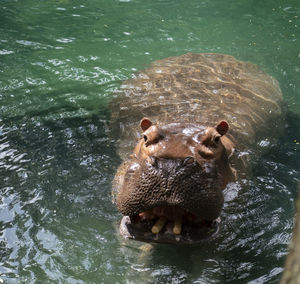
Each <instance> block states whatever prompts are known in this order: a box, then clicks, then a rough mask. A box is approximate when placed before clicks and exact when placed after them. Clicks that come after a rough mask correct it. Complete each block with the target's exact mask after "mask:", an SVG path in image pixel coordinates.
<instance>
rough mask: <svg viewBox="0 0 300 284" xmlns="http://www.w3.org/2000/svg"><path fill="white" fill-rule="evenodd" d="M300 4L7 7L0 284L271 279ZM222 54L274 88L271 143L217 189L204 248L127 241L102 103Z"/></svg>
mask: <svg viewBox="0 0 300 284" xmlns="http://www.w3.org/2000/svg"><path fill="white" fill-rule="evenodd" d="M299 27H300V4H299V1H298V0H290V1H285V0H274V1H255V0H253V1H248V0H242V1H238V2H237V1H234V0H229V1H222V0H210V1H208V0H207V1H198V0H191V1H179V0H177V1H176V0H175V1H174V0H172V1H170V0H154V1H141V0H135V1H130V0H123V1H104V0H97V1H96V0H90V1H81V0H78V1H71V0H60V1H37V0H29V1H19V0H15V1H9V0H1V5H0V192H1V195H0V279H2V280H3V281H4V283H277V282H278V280H279V279H280V275H281V272H282V269H283V268H282V267H283V262H284V257H285V255H286V247H287V244H288V242H289V240H290V237H291V230H292V226H293V216H294V201H295V198H296V184H297V181H298V180H299V170H300V164H299V161H300V155H299V147H300V145H299V143H300V130H299V129H300V119H299V118H300V91H299V90H300V81H299V75H300V49H299ZM187 52H218V53H227V54H231V55H233V56H235V57H236V58H238V59H241V60H247V61H250V62H252V63H256V64H258V65H259V66H260V67H261V68H262V69H263V70H265V71H266V72H268V73H269V74H271V75H273V76H274V77H275V78H276V79H277V80H278V81H279V83H280V85H281V88H282V91H283V94H284V100H285V102H286V105H287V116H286V123H285V130H284V133H283V134H282V135H280V138H279V140H278V141H276V142H272V143H271V142H269V141H259V144H258V145H257V147H260V148H261V150H262V152H264V153H265V154H263V156H262V157H259V158H258V157H257V158H255V159H253V169H254V171H253V176H252V177H249V179H247V180H243V181H240V182H239V183H236V184H233V185H231V186H230V187H229V188H228V189H227V190H226V196H225V197H226V204H225V208H224V212H223V213H222V220H223V226H222V230H221V232H220V234H219V236H218V237H217V238H216V239H215V240H214V241H213V242H211V243H208V244H207V245H205V246H197V247H184V248H183V247H176V246H167V245H155V246H154V247H153V248H152V249H150V250H149V248H147V247H143V248H144V249H141V246H143V245H144V244H143V243H138V242H132V241H124V240H122V239H121V238H120V237H119V235H118V234H117V232H116V226H117V223H118V221H119V220H120V215H119V213H118V212H117V210H116V209H115V206H114V205H113V204H112V203H111V193H110V192H111V180H112V178H113V175H114V172H115V170H116V168H117V166H118V165H119V163H120V159H119V157H118V156H117V154H116V143H115V141H114V140H112V139H111V138H110V135H109V132H110V129H109V127H108V122H109V108H108V102H109V100H110V98H111V97H112V95H113V93H114V91H115V90H116V89H118V87H119V86H120V83H121V82H122V80H125V79H128V78H130V77H131V76H132V75H133V74H134V73H135V72H136V71H138V70H141V69H143V68H146V67H147V66H148V64H149V63H150V62H152V61H154V60H156V59H161V58H165V57H168V56H175V55H181V54H184V53H187Z"/></svg>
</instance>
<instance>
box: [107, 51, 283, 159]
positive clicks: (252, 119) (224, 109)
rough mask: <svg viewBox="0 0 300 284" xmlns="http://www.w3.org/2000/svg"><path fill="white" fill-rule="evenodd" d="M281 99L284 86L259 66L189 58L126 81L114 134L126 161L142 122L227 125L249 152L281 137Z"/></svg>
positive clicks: (116, 102) (116, 104) (114, 111)
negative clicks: (276, 135)
mask: <svg viewBox="0 0 300 284" xmlns="http://www.w3.org/2000/svg"><path fill="white" fill-rule="evenodd" d="M281 100H282V94H281V91H280V88H279V85H278V82H277V81H276V80H275V79H273V78H272V77H271V76H269V75H267V74H266V73H265V72H263V71H262V70H260V69H259V67H258V66H256V65H254V64H251V63H248V62H242V61H239V60H236V59H235V58H234V57H232V56H229V55H223V54H211V53H207V54H192V53H188V54H185V55H182V56H177V57H170V58H166V59H163V60H158V61H155V62H153V63H152V64H151V66H150V67H149V68H148V69H146V70H144V71H142V72H139V73H138V74H136V75H135V76H134V78H132V79H130V80H127V81H125V82H124V83H123V84H122V86H121V88H120V91H118V92H117V94H116V97H115V98H114V99H113V101H112V103H111V118H112V122H113V123H112V129H113V133H114V134H115V135H116V136H117V138H118V139H119V141H120V145H119V146H120V147H119V149H120V150H119V154H120V156H121V158H123V159H125V157H126V155H127V154H128V153H130V152H131V151H132V149H133V147H134V145H135V143H136V141H137V140H136V138H137V137H138V136H139V133H140V131H139V129H138V122H139V120H140V119H141V118H142V117H149V118H151V120H153V121H156V122H157V123H162V124H165V123H171V122H192V123H196V124H199V125H205V126H213V125H215V124H216V123H217V122H218V121H220V120H227V121H228V123H229V125H230V134H231V135H232V136H233V137H235V140H237V141H238V143H239V144H240V145H243V146H244V147H247V148H248V147H249V146H251V145H253V144H254V143H255V142H256V141H257V139H258V138H259V137H260V136H261V135H263V136H264V137H267V136H274V133H275V132H277V129H278V128H279V126H280V125H281V120H280V116H281ZM272 132H274V133H272Z"/></svg>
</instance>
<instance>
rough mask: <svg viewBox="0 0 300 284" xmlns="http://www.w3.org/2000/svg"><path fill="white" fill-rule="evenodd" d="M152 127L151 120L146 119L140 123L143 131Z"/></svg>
mask: <svg viewBox="0 0 300 284" xmlns="http://www.w3.org/2000/svg"><path fill="white" fill-rule="evenodd" d="M151 125H152V122H151V120H150V119H149V118H147V117H144V118H143V119H142V120H141V122H140V126H141V128H142V130H143V131H146V130H147V129H148V128H149V127H150V126H151Z"/></svg>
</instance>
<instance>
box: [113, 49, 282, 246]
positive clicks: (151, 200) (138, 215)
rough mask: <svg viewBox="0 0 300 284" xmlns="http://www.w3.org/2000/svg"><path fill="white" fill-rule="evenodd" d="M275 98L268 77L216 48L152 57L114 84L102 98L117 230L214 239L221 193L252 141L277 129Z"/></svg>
mask: <svg viewBox="0 0 300 284" xmlns="http://www.w3.org/2000/svg"><path fill="white" fill-rule="evenodd" d="M281 99H282V95H281V91H280V88H279V86H278V83H277V81H275V80H274V79H273V78H272V77H270V76H269V75H267V74H266V73H264V72H263V71H261V70H260V69H259V68H258V67H257V66H256V65H253V64H251V63H246V62H241V61H238V60H236V59H235V58H233V57H231V56H228V55H222V54H186V55H183V56H178V57H171V58H167V59H163V60H159V61H156V62H154V63H153V64H152V65H151V66H150V68H148V69H146V70H145V71H143V72H140V73H139V74H137V75H136V76H135V78H133V79H131V80H128V81H126V82H124V84H123V85H122V86H121V88H120V92H119V93H118V94H116V98H115V99H114V100H113V102H112V104H111V108H112V126H113V133H114V135H116V137H117V138H118V141H119V150H118V153H119V155H120V157H121V158H122V159H123V163H122V165H121V166H120V167H119V169H118V171H117V173H116V176H115V179H114V183H113V196H114V201H115V202H116V205H117V207H118V209H119V211H120V212H121V213H122V214H123V215H124V216H125V217H124V218H123V221H122V222H121V227H120V232H121V234H122V235H123V236H125V237H128V238H133V239H139V240H145V241H156V242H169V243H174V242H176V243H197V242H201V241H203V240H206V239H207V238H209V237H211V236H212V235H214V233H216V231H217V227H218V226H217V224H218V222H217V221H216V220H218V217H219V215H220V212H221V210H222V207H223V202H224V198H223V189H224V188H225V187H226V185H227V184H228V183H229V182H234V181H235V180H237V179H238V178H240V177H242V176H247V175H248V174H249V171H248V169H247V167H248V166H247V165H248V163H247V161H246V160H247V159H245V157H246V156H247V152H248V151H251V149H253V147H254V146H255V144H256V141H259V139H262V138H264V137H272V136H276V135H277V134H278V133H279V132H280V128H281V126H282V125H281V119H280V118H281V107H280V105H281ZM136 141H138V142H137V145H135V146H134V144H135V143H136ZM132 151H133V152H132ZM128 153H131V155H130V156H129V155H128ZM160 219H164V225H163V227H162V229H161V230H160V231H159V232H156V229H154V230H153V228H154V227H155V228H156V223H157V222H158V220H160ZM178 220H179V223H180V225H178V226H179V227H180V232H179V233H178V231H177V233H174V227H176V228H178V226H177V225H176V224H178ZM153 226H154V227H153ZM175 231H176V229H175ZM153 232H154V233H153Z"/></svg>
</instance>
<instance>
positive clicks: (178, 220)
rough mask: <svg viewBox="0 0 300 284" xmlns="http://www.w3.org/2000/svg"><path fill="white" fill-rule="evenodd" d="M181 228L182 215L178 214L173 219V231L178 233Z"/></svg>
mask: <svg viewBox="0 0 300 284" xmlns="http://www.w3.org/2000/svg"><path fill="white" fill-rule="evenodd" d="M181 230H182V216H179V217H177V218H176V219H175V221H174V227H173V233H174V234H175V235H180V234H181Z"/></svg>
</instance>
